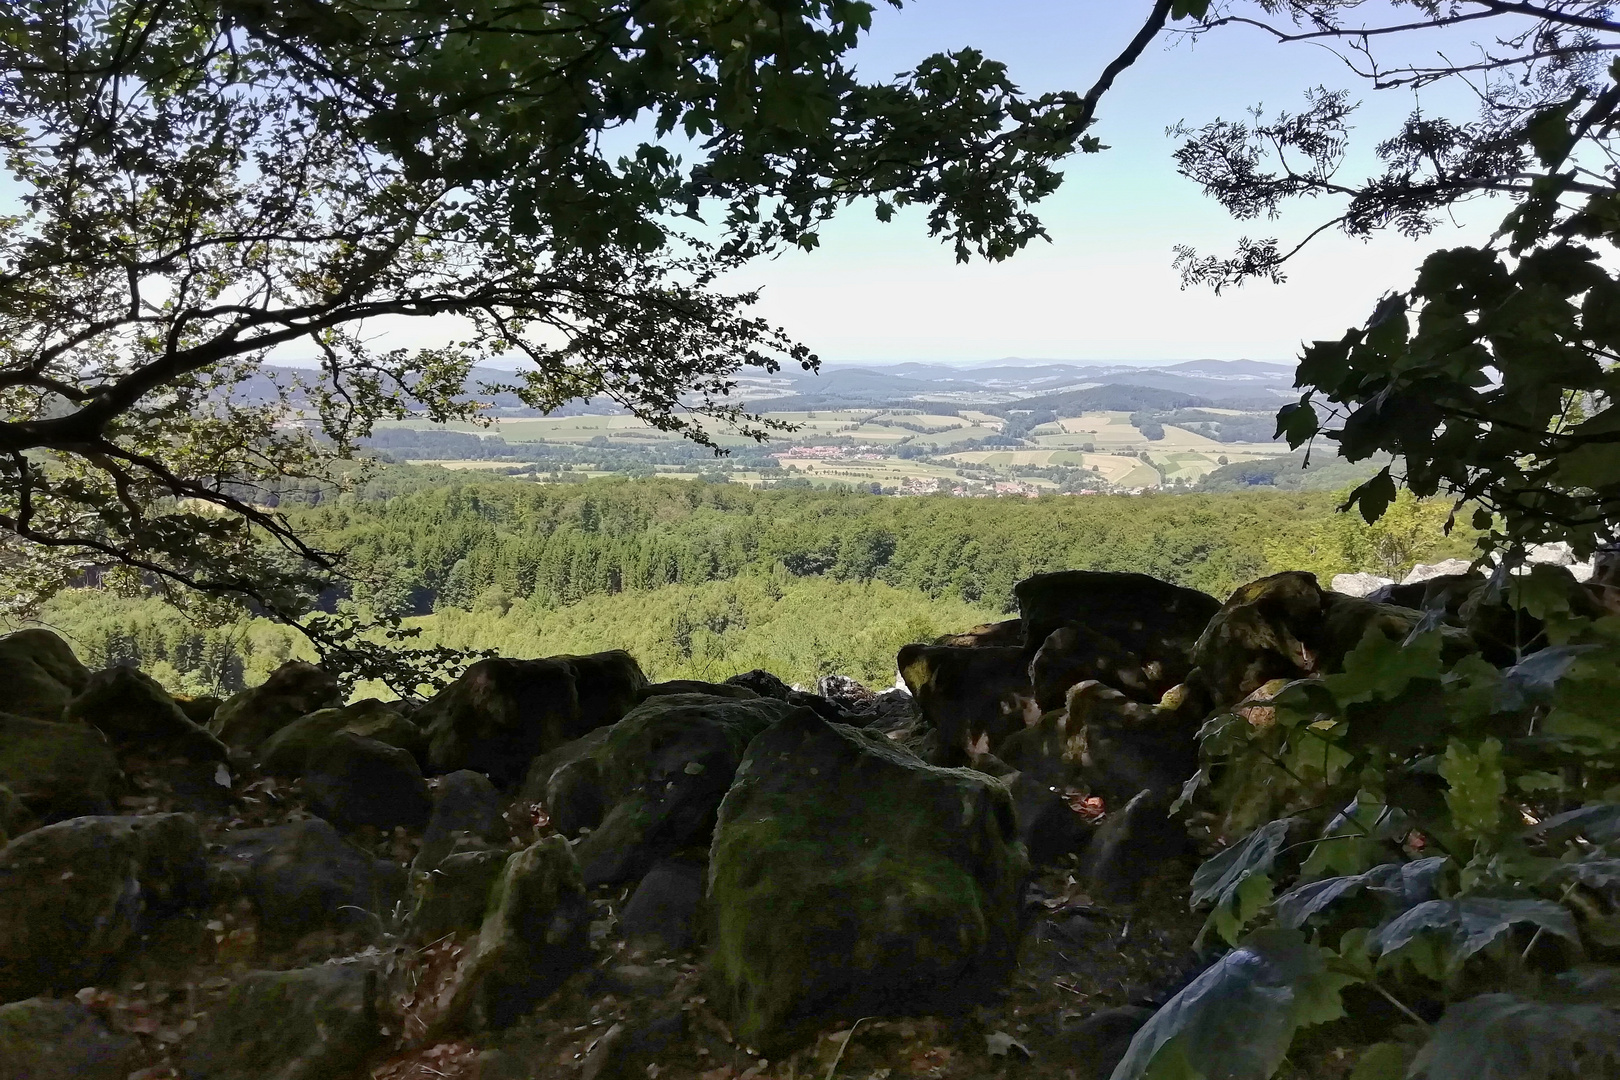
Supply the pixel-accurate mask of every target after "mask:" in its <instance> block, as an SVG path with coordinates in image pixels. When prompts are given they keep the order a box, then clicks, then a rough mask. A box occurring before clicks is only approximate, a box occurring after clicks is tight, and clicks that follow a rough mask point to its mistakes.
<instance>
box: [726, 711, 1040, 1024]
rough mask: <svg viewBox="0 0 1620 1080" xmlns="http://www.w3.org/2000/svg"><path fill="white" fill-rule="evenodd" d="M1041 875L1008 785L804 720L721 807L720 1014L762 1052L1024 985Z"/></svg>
mask: <svg viewBox="0 0 1620 1080" xmlns="http://www.w3.org/2000/svg"><path fill="white" fill-rule="evenodd" d="M1027 875H1028V860H1027V858H1026V856H1025V853H1024V850H1023V847H1022V845H1020V844H1019V842H1018V840H1017V831H1016V827H1015V823H1014V813H1013V805H1012V797H1011V795H1010V794H1009V793H1008V790H1007V788H1006V787H1005V786H1004V785H1002V784H1001V783H1000V782H999V781H997V780H994V779H991V778H990V777H987V776H985V775H983V774H982V773H978V772H974V771H972V770H968V769H941V768H936V767H933V766H930V765H927V764H925V763H924V762H922V761H921V760H919V759H918V758H917V757H916V756H915V755H913V754H911V753H909V752H907V751H906V750H904V749H902V748H900V747H897V746H895V745H894V744H893V742H892V741H891V740H889V739H887V738H885V737H883V736H881V735H877V734H875V733H872V732H868V731H863V730H861V729H858V728H852V727H848V726H845V725H841V724H830V723H827V722H826V721H823V720H821V719H819V718H817V717H815V716H814V715H813V714H810V713H808V712H804V711H800V712H795V713H793V714H792V715H790V716H788V717H787V718H785V719H784V720H782V721H781V722H780V723H778V724H776V725H775V726H773V727H772V728H771V729H770V730H769V731H767V732H765V733H764V734H762V735H760V736H759V737H758V738H756V739H755V740H754V741H753V743H752V744H751V745H750V746H749V748H748V752H747V754H746V756H745V757H744V759H743V762H742V764H741V765H740V766H739V768H738V770H737V775H736V780H735V782H734V783H733V785H732V788H731V790H730V792H728V793H727V795H726V798H725V801H724V802H723V803H722V804H721V807H720V818H719V824H718V826H717V828H716V830H715V835H714V844H713V847H712V848H711V850H710V856H709V880H708V907H709V910H710V911H711V912H712V916H711V917H712V922H713V925H712V927H711V930H710V935H709V940H710V949H709V967H710V975H711V978H712V980H713V984H714V996H713V998H712V999H711V1000H716V1001H718V1002H719V1003H720V1004H721V1005H722V1007H723V1008H724V1009H725V1010H726V1011H727V1012H728V1013H729V1014H730V1018H731V1024H732V1030H733V1032H734V1033H735V1034H736V1035H737V1036H738V1037H739V1038H740V1039H742V1040H743V1041H744V1042H745V1043H747V1044H748V1045H751V1046H759V1047H765V1046H770V1045H773V1044H778V1045H779V1044H781V1043H783V1042H786V1041H789V1040H791V1039H792V1038H793V1037H794V1035H795V1034H797V1033H799V1032H800V1031H801V1030H802V1029H803V1028H804V1027H805V1026H807V1025H814V1024H817V1023H820V1022H823V1021H827V1020H831V1019H835V1018H854V1017H860V1016H874V1015H905V1014H913V1015H920V1014H926V1013H930V1012H941V1011H944V1012H949V1011H956V1010H960V1009H964V1008H967V1007H969V1006H971V1005H972V1004H974V1003H976V1002H980V1001H983V1000H985V999H986V998H987V997H988V996H989V995H990V994H992V993H994V991H995V990H996V989H997V988H998V987H999V986H1000V984H1001V983H1002V982H1003V981H1004V980H1005V978H1006V976H1007V974H1008V973H1009V972H1010V970H1011V968H1012V965H1013V963H1014V960H1015V954H1016V949H1017V942H1018V937H1019V931H1020V922H1019V917H1020V900H1021V897H1022V894H1023V886H1024V881H1025V879H1026V877H1027Z"/></svg>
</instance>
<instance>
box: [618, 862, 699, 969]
mask: <svg viewBox="0 0 1620 1080" xmlns="http://www.w3.org/2000/svg"><path fill="white" fill-rule="evenodd" d="M707 878H708V867H707V866H705V865H704V864H703V862H702V860H700V859H691V858H684V859H683V858H674V859H663V860H661V861H660V862H658V863H657V864H655V865H654V866H653V868H652V869H651V870H649V871H647V876H646V877H644V878H642V879H641V884H639V885H637V886H636V891H635V892H634V893H632V894H631V895H630V899H629V901H628V902H626V904H625V905H624V911H623V912H622V913H621V914H620V916H619V933H620V934H621V935H623V937H624V939H625V940H626V941H628V942H630V944H631V945H633V946H636V947H638V948H644V949H650V950H652V951H654V952H659V953H665V954H668V953H678V952H685V951H686V950H687V949H689V948H691V947H692V943H693V942H694V941H695V940H696V939H697V934H698V929H699V927H698V916H699V912H700V910H701V909H702V907H703V890H704V888H705V885H706V883H707Z"/></svg>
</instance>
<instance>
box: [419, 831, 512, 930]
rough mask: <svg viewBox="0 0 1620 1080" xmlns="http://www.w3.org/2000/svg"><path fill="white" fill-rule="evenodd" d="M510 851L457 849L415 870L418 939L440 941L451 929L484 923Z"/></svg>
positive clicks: (471, 928)
mask: <svg viewBox="0 0 1620 1080" xmlns="http://www.w3.org/2000/svg"><path fill="white" fill-rule="evenodd" d="M510 854H511V852H509V851H507V850H504V849H502V850H494V849H491V848H485V849H483V850H477V851H454V852H451V853H450V854H448V855H446V856H445V857H444V858H442V859H440V860H439V861H438V863H437V865H435V866H434V868H433V869H432V870H425V871H421V872H418V873H415V874H413V875H412V881H411V888H412V890H413V892H414V893H415V902H414V903H413V904H412V906H411V936H412V937H413V938H414V939H415V940H417V941H437V940H438V939H439V938H441V937H443V936H444V935H446V934H448V933H452V932H455V931H461V930H476V929H478V927H479V926H481V925H483V922H484V913H485V912H486V911H487V910H488V909H489V893H490V890H491V889H493V888H494V886H495V881H496V879H498V878H499V877H500V876H501V871H502V870H504V869H505V868H506V860H507V857H508V856H509V855H510Z"/></svg>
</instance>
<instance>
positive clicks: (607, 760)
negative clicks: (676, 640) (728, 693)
mask: <svg viewBox="0 0 1620 1080" xmlns="http://www.w3.org/2000/svg"><path fill="white" fill-rule="evenodd" d="M795 711H796V709H795V707H794V706H792V705H788V704H787V703H785V702H780V701H774V700H771V699H769V698H756V699H754V700H752V701H738V700H734V699H731V698H717V697H708V696H706V695H700V694H674V695H670V696H668V697H658V698H649V699H648V700H647V701H645V702H643V703H642V704H640V705H638V706H636V708H634V709H633V710H631V712H630V714H629V715H627V716H626V717H625V718H624V719H623V720H621V721H619V722H618V723H617V724H615V725H614V726H613V728H612V729H611V731H610V732H609V734H608V735H607V737H606V738H605V739H604V740H603V741H602V744H601V746H600V748H599V750H598V751H597V754H596V758H597V761H598V765H599V769H600V776H601V778H602V790H603V795H604V798H603V803H604V805H606V806H608V807H609V808H610V809H609V810H608V812H607V814H606V816H605V817H604V818H603V819H602V823H601V825H599V826H598V827H597V828H596V829H594V830H593V831H592V832H591V834H590V835H589V836H587V837H586V838H585V839H583V840H581V841H580V842H579V847H578V849H577V851H576V853H577V854H578V856H579V862H580V865H581V866H582V867H583V868H584V870H583V872H584V877H585V883H586V885H587V886H590V887H593V888H594V887H595V886H597V885H603V884H609V883H614V882H621V881H632V880H635V879H637V878H639V877H640V876H641V875H642V874H644V873H645V872H646V871H647V869H648V867H650V866H651V865H652V864H653V862H654V861H656V860H657V859H659V858H661V857H663V856H665V855H670V854H673V853H674V852H676V851H679V850H680V849H681V848H685V847H691V846H694V845H697V846H707V845H708V842H709V838H710V836H711V835H712V833H713V830H714V818H715V813H716V811H717V810H718V809H719V807H720V800H721V799H722V798H724V797H725V794H726V789H727V788H729V787H730V786H731V780H732V776H733V775H734V774H735V773H736V771H737V763H738V762H739V761H741V760H742V756H743V751H744V750H746V749H747V747H748V743H749V740H751V739H752V738H753V737H754V736H756V735H758V734H759V733H760V732H762V731H764V730H765V729H766V728H767V727H769V726H771V725H772V724H774V723H776V722H777V721H778V720H781V719H782V718H783V717H784V716H788V715H790V714H791V713H793V712H795Z"/></svg>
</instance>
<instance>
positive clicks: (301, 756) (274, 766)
mask: <svg viewBox="0 0 1620 1080" xmlns="http://www.w3.org/2000/svg"><path fill="white" fill-rule="evenodd" d="M340 731H347V732H350V733H351V734H354V735H359V736H361V737H362V738H367V739H375V740H377V741H378V742H380V743H386V744H387V745H389V746H397V747H398V748H399V749H401V750H404V751H405V752H407V753H408V754H410V755H411V757H413V758H415V759H416V760H417V761H418V762H421V761H422V760H423V758H424V757H425V756H426V754H427V736H426V735H424V734H423V733H422V729H421V728H419V727H417V726H416V724H414V723H412V722H411V721H410V720H408V719H406V718H405V717H403V716H401V715H400V712H399V708H398V706H396V705H393V704H392V703H390V702H386V701H379V700H377V699H376V698H366V699H364V700H363V701H356V702H353V703H351V704H348V705H344V706H342V707H341V708H332V709H317V710H316V711H315V712H312V713H310V714H308V715H307V716H300V717H299V718H298V719H296V720H294V721H293V722H292V723H290V724H288V725H287V726H286V727H284V728H282V729H281V730H280V731H277V732H276V733H275V734H274V735H272V736H270V737H269V738H268V739H266V740H265V741H264V743H263V744H262V745H261V746H260V747H259V753H258V758H259V767H260V768H261V769H263V770H264V771H265V772H268V773H272V774H274V775H276V776H301V775H303V772H304V764H305V762H306V761H308V759H309V755H310V753H311V752H313V751H314V750H316V749H318V748H320V747H321V746H322V745H323V744H324V743H326V742H327V740H329V739H331V738H332V736H334V735H336V734H337V733H338V732H340Z"/></svg>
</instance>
